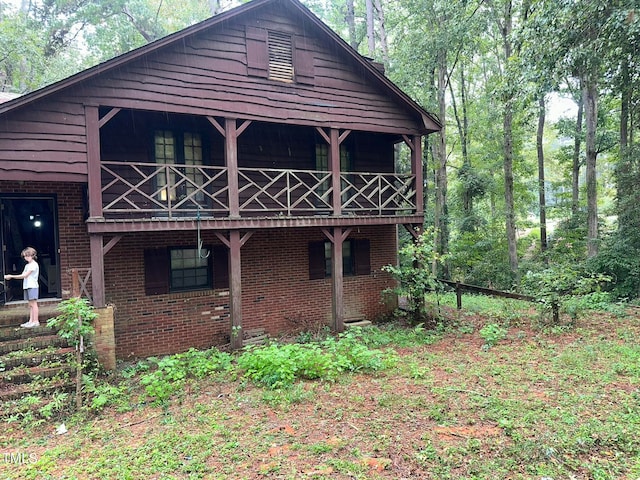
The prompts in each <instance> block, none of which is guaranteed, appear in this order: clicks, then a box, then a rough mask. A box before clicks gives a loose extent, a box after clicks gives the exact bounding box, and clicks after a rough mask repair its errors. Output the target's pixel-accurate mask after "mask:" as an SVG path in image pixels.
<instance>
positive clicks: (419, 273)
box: [382, 228, 442, 321]
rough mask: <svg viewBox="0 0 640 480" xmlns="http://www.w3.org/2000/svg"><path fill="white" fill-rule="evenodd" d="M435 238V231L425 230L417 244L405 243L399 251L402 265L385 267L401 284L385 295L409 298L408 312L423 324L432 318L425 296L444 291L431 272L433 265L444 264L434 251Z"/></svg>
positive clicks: (386, 291) (388, 290)
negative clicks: (391, 294)
mask: <svg viewBox="0 0 640 480" xmlns="http://www.w3.org/2000/svg"><path fill="white" fill-rule="evenodd" d="M434 237H435V230H434V229H433V228H429V229H426V230H425V231H424V232H423V233H422V235H420V236H419V237H418V238H417V239H416V240H415V241H413V242H408V243H406V244H405V245H404V246H403V247H402V248H401V249H400V252H399V254H400V264H399V265H385V266H383V267H382V270H384V271H385V272H389V273H391V274H392V275H393V277H394V278H395V279H396V280H397V281H398V287H397V288H391V289H387V290H385V292H384V294H388V293H394V294H396V295H398V296H402V297H406V299H407V302H408V309H409V311H411V312H412V313H413V316H414V320H416V321H424V320H425V319H427V318H428V316H429V313H430V312H429V311H428V310H427V303H426V302H425V296H426V295H427V294H428V293H429V292H432V291H434V290H436V291H439V290H442V285H441V284H440V282H438V280H437V279H436V277H435V276H434V275H433V273H432V270H431V266H432V265H433V264H434V263H437V262H440V261H442V257H441V256H440V255H439V254H438V252H436V250H435V249H434Z"/></svg>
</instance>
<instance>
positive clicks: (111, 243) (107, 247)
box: [102, 235, 122, 255]
mask: <svg viewBox="0 0 640 480" xmlns="http://www.w3.org/2000/svg"><path fill="white" fill-rule="evenodd" d="M120 240H122V235H116V236H115V237H113V238H112V239H111V240H109V241H108V242H107V244H106V245H105V246H104V247H103V248H102V255H106V254H107V253H109V250H111V249H112V248H113V247H115V246H116V245H117V244H118V242H119V241H120Z"/></svg>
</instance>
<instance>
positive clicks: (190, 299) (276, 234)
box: [0, 181, 397, 359]
mask: <svg viewBox="0 0 640 480" xmlns="http://www.w3.org/2000/svg"><path fill="white" fill-rule="evenodd" d="M0 192H1V193H3V194H6V193H23V194H48V195H51V194H52V193H54V194H55V195H56V198H57V207H58V224H59V245H60V271H61V282H62V292H63V297H68V296H69V295H70V293H71V275H70V273H69V270H70V269H71V268H79V269H88V268H90V250H89V235H88V234H87V230H86V226H85V223H84V215H85V209H84V207H83V205H85V195H84V193H83V192H84V186H83V185H82V184H74V183H65V184H61V183H44V182H43V183H32V184H28V183H20V182H18V183H16V182H6V181H0ZM202 237H203V238H202V239H203V243H204V245H206V246H213V245H219V244H220V241H219V240H218V239H217V237H216V236H215V235H214V233H213V232H211V231H206V232H202ZM110 238H111V237H110V236H109V235H105V243H106V242H107V241H108V240H109V239H110ZM349 238H350V239H351V238H353V239H356V238H362V239H369V240H370V246H371V274H370V275H367V276H353V277H345V278H344V307H345V318H346V319H356V318H357V319H375V318H376V317H378V316H380V315H383V314H384V313H386V312H388V311H389V310H390V309H392V308H393V306H392V305H385V304H384V303H383V302H382V296H381V292H382V291H383V290H384V289H385V288H387V287H389V286H391V285H393V279H392V278H391V277H390V276H389V274H387V273H385V272H382V271H381V267H382V266H383V265H387V264H390V263H395V261H396V252H397V240H396V238H397V235H396V227H395V226H394V225H387V226H369V227H360V228H354V229H353V231H352V233H351V235H350V236H349ZM320 240H325V237H324V235H323V234H322V232H321V230H320V229H316V228H291V229H288V228H285V229H270V230H260V231H256V232H255V233H254V234H253V235H252V236H251V238H250V239H249V240H248V241H247V243H246V244H245V245H244V246H243V247H242V250H241V257H242V312H243V327H244V330H245V332H247V331H251V330H259V329H261V330H264V331H265V332H266V333H268V334H269V335H271V336H278V335H280V334H284V333H291V332H292V331H294V330H295V329H296V328H297V327H299V326H300V325H306V326H309V325H314V324H327V325H329V324H330V323H331V317H332V313H331V312H332V293H331V290H332V283H331V279H330V278H325V279H320V280H309V261H308V244H309V242H312V241H320ZM195 244H196V232H195V231H175V232H149V233H136V234H130V235H125V236H123V238H122V239H121V240H120V241H119V242H118V243H117V244H116V245H115V246H114V247H113V248H112V249H111V250H110V251H109V252H108V253H107V255H106V256H105V259H104V265H105V290H106V300H107V304H109V305H111V306H112V307H113V309H114V319H115V325H114V330H115V343H116V345H115V349H116V356H117V358H119V359H129V358H141V357H146V356H150V355H162V354H169V353H176V352H180V351H185V350H187V349H189V348H190V347H196V348H207V347H211V346H214V345H217V346H220V345H224V344H227V343H228V342H229V331H230V319H229V291H228V290H226V289H224V290H209V291H201V292H189V293H170V294H167V295H152V296H147V295H145V292H144V257H143V252H144V249H145V248H148V247H150V246H154V247H161V246H167V247H168V246H171V247H180V246H187V247H194V246H195Z"/></svg>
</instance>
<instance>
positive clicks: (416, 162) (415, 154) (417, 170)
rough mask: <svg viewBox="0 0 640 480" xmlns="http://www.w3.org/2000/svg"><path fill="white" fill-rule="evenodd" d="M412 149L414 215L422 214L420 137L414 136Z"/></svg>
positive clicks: (422, 189) (422, 186)
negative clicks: (414, 181)
mask: <svg viewBox="0 0 640 480" xmlns="http://www.w3.org/2000/svg"><path fill="white" fill-rule="evenodd" d="M411 144H412V145H413V148H411V173H412V174H413V175H415V179H416V185H415V191H416V193H415V195H416V214H417V215H422V214H423V213H424V198H423V197H424V193H423V192H424V185H423V182H424V179H423V178H422V136H420V135H414V136H413V137H412V142H411Z"/></svg>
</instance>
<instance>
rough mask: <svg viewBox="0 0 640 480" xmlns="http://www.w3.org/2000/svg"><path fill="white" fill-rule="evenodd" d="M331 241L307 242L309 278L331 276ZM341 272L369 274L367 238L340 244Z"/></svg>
mask: <svg viewBox="0 0 640 480" xmlns="http://www.w3.org/2000/svg"><path fill="white" fill-rule="evenodd" d="M331 251H332V248H331V242H329V241H324V242H311V243H309V279H310V280H315V279H319V278H326V277H331ZM342 272H343V275H344V276H346V277H348V276H352V275H370V274H371V247H370V243H369V240H367V239H361V240H347V241H345V242H344V244H343V245H342Z"/></svg>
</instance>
